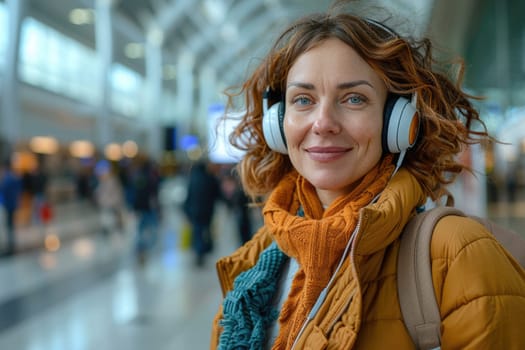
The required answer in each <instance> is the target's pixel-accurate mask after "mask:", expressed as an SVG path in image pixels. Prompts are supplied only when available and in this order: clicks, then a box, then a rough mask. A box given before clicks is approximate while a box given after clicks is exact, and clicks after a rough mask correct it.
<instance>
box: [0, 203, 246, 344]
mask: <svg viewBox="0 0 525 350" xmlns="http://www.w3.org/2000/svg"><path fill="white" fill-rule="evenodd" d="M75 210H76V211H78V208H77V209H75ZM217 214H218V215H217V217H216V222H215V226H216V227H221V230H220V232H221V234H220V237H216V240H215V246H214V250H213V252H212V253H211V254H210V255H209V256H208V258H207V260H206V262H205V264H204V266H202V267H197V266H195V264H194V260H195V259H194V256H193V254H192V252H191V251H190V250H188V249H183V248H184V247H183V246H182V239H181V235H180V228H181V223H182V216H181V213H180V211H179V210H178V209H177V207H176V206H168V207H165V208H164V210H163V220H162V225H161V230H160V235H159V239H158V241H157V245H156V250H155V251H154V252H153V253H152V254H150V255H149V256H148V257H147V258H146V260H145V263H144V264H141V263H140V262H139V260H138V259H137V257H136V256H135V255H134V252H133V239H134V233H133V231H134V230H133V228H134V225H135V223H134V219H133V216H132V215H130V216H129V217H128V219H129V220H128V224H127V227H126V229H125V232H111V233H110V234H108V235H103V234H102V233H101V232H100V228H99V227H98V221H97V217H98V216H97V213H96V212H95V211H94V210H93V209H86V208H83V209H82V212H81V213H79V212H77V215H73V219H69V220H66V219H64V220H62V221H59V220H56V222H55V223H54V224H52V225H50V226H52V227H50V228H49V229H48V235H49V234H50V233H49V232H54V234H56V236H57V237H59V238H60V237H62V242H61V247H60V249H58V250H57V251H54V252H51V251H49V250H46V249H44V248H40V249H36V250H35V249H32V250H27V251H24V252H22V253H20V254H17V255H15V256H12V257H2V258H0V279H1V281H2V282H1V285H2V288H0V349H16V350H62V349H64V350H81V349H97V350H106V349H107V350H110V349H112V350H113V349H116V348H122V349H129V350H132V349H141V350H143V349H159V350H162V349H207V348H208V347H209V334H210V326H211V321H212V318H213V315H214V313H215V311H216V310H217V307H218V305H219V302H220V287H219V285H218V282H217V278H216V274H215V266H214V262H215V260H216V259H217V258H218V257H219V256H222V255H225V254H228V253H230V252H231V251H232V250H233V249H235V248H236V246H237V244H238V243H237V242H238V238H237V236H236V233H235V231H234V230H233V229H231V230H230V229H224V228H229V227H234V225H233V223H232V219H231V215H230V214H229V212H228V211H227V209H226V208H225V207H223V206H219V208H218V212H217ZM71 216H72V215H69V217H71ZM57 219H58V218H57ZM66 221H67V223H66ZM68 225H69V226H68ZM24 230H25V231H24ZM33 230H34V231H38V230H36V229H33ZM75 230H77V231H83V234H75V233H74V232H73V231H75ZM33 233H34V232H33ZM39 234H44V233H42V232H39ZM17 235H18V236H19V237H25V238H26V243H27V238H28V237H29V236H30V235H31V228H25V229H20V230H19V231H18V232H17ZM23 235H26V236H23ZM68 236H69V237H68Z"/></svg>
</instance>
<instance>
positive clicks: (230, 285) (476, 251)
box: [211, 13, 525, 349]
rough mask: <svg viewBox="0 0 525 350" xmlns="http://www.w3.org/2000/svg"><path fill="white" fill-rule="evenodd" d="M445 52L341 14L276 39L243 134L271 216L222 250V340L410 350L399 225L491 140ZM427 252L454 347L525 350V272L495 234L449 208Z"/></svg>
mask: <svg viewBox="0 0 525 350" xmlns="http://www.w3.org/2000/svg"><path fill="white" fill-rule="evenodd" d="M434 63H435V62H433V58H432V56H431V43H430V42H429V41H428V40H422V41H419V42H415V41H414V42H413V41H410V40H409V39H407V38H403V37H401V36H399V35H398V34H396V33H395V32H393V31H392V30H390V29H389V28H388V27H386V26H384V25H383V24H381V23H379V22H375V21H372V20H369V19H365V18H361V17H358V16H354V15H350V14H344V13H343V14H341V13H340V14H330V13H329V14H320V15H312V16H308V17H305V18H303V19H300V20H298V21H297V22H296V23H293V24H292V25H291V26H290V27H289V28H288V29H287V30H286V31H285V32H284V33H283V34H282V35H281V36H280V37H279V38H278V40H277V42H276V44H275V45H274V47H273V49H272V50H271V51H270V53H269V54H268V56H267V57H266V59H265V60H264V61H263V62H262V63H261V65H260V66H259V67H258V68H257V69H256V70H255V72H254V73H253V75H252V76H251V77H250V78H249V79H248V80H247V81H246V82H245V83H244V85H243V86H242V90H241V92H240V93H242V94H244V95H245V104H246V106H245V107H246V111H247V112H246V114H245V115H244V117H243V119H242V120H241V123H240V124H239V126H238V127H237V128H236V130H235V131H234V134H232V138H231V140H232V142H233V143H234V144H235V145H237V147H239V148H241V149H244V150H245V151H246V155H245V157H244V158H243V159H242V161H241V162H240V163H239V165H238V169H239V172H240V176H241V179H242V182H243V186H244V187H245V189H246V191H247V192H248V193H249V194H250V195H252V196H253V198H259V197H262V198H265V202H264V208H263V215H264V226H263V227H262V228H261V229H260V230H259V231H258V232H257V233H256V235H255V236H254V238H253V239H252V240H251V241H249V242H248V243H246V244H245V245H244V246H242V247H241V248H239V249H238V250H237V251H236V252H235V253H233V254H232V255H231V256H229V257H225V258H222V259H221V260H220V261H219V262H218V263H217V269H218V274H219V279H220V282H221V286H222V291H223V293H224V296H225V298H224V301H223V303H222V305H221V307H220V310H219V313H218V314H217V316H216V318H215V322H214V327H213V334H212V344H211V348H219V349H233V348H235V349H248V348H249V349H264V348H267V349H270V348H271V349H291V348H294V349H307V348H308V349H325V348H329V349H413V348H414V345H413V343H412V341H411V339H410V336H409V333H408V331H407V329H406V328H405V326H404V323H403V318H402V316H401V311H400V307H399V301H398V295H397V280H396V268H397V266H396V261H397V256H398V249H399V236H400V234H401V231H402V229H403V227H404V226H405V224H406V223H407V221H408V220H409V219H410V218H411V217H413V216H414V215H415V214H416V211H418V210H421V209H422V208H423V206H424V204H425V203H426V201H427V198H430V199H432V200H438V199H440V198H441V197H442V196H443V195H444V194H446V193H447V192H446V189H445V187H446V185H447V184H449V183H451V182H452V181H453V180H454V177H455V176H456V175H457V174H459V173H460V172H461V171H462V170H464V168H465V167H464V166H463V165H462V164H460V163H458V162H457V161H456V158H455V155H456V154H458V153H459V152H460V151H461V150H462V149H464V148H465V147H466V146H468V145H469V144H472V143H476V142H480V141H481V140H483V139H488V138H489V136H488V135H487V133H486V130H485V129H484V128H478V126H479V125H481V126H483V123H482V122H481V120H480V119H479V115H478V113H477V112H476V110H475V109H474V108H473V106H472V104H471V102H470V101H469V97H470V96H468V95H467V94H466V93H465V92H463V91H462V90H461V88H460V83H461V70H460V71H459V72H460V74H458V77H457V79H452V78H448V77H447V76H446V75H445V74H444V73H442V72H440V71H439V70H437V69H436V68H435V66H434ZM460 68H462V67H460ZM392 101H394V102H392ZM392 105H393V106H392ZM414 106H417V111H416V109H415V108H414ZM407 111H408V112H407ZM418 112H419V116H418ZM263 115H264V117H263ZM267 118H270V119H267ZM271 118H273V119H271ZM268 120H270V121H268ZM275 122H276V123H277V124H278V127H277V128H275V127H274V126H272V123H275ZM281 125H282V132H283V135H284V137H281V136H280V135H279V132H280V130H279V129H280V127H281ZM392 125H394V129H396V128H397V129H403V130H401V132H399V133H395V132H394V133H393V136H392V132H391V131H392V128H393V126H392ZM389 128H390V130H389ZM418 130H419V135H418V134H417V133H418ZM479 130H481V131H479ZM431 256H432V271H433V281H434V289H435V293H436V296H437V300H438V302H439V305H440V313H441V316H442V324H441V341H442V348H443V349H448V348H456V349H459V348H461V349H495V348H498V349H523V348H525V334H524V333H523V332H522V331H521V327H522V326H521V325H520V324H521V322H523V320H524V315H525V271H523V269H522V268H521V267H520V266H519V265H518V264H517V263H516V262H515V261H514V260H513V259H511V258H510V257H509V255H508V253H507V252H506V251H505V250H504V249H503V248H502V247H501V246H500V245H499V244H498V243H497V242H496V241H495V240H494V239H492V238H491V236H490V233H488V232H486V231H485V230H484V229H483V228H482V227H481V226H480V225H478V224H476V223H474V222H473V221H472V220H470V219H467V218H462V217H461V218H460V217H454V216H452V217H446V218H444V219H443V220H441V221H440V223H439V224H438V225H437V226H436V230H435V232H434V235H433V240H432V244H431ZM495 266H497V268H494V267H495Z"/></svg>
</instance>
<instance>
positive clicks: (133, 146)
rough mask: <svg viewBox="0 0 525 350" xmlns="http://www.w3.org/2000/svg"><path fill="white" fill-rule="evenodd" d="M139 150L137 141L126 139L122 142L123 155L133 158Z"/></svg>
mask: <svg viewBox="0 0 525 350" xmlns="http://www.w3.org/2000/svg"><path fill="white" fill-rule="evenodd" d="M138 152H139V147H138V146H137V143H136V142H135V141H132V140H128V141H126V142H124V143H123V144H122V154H123V155H124V156H125V157H128V158H133V157H135V156H136V155H137V153H138Z"/></svg>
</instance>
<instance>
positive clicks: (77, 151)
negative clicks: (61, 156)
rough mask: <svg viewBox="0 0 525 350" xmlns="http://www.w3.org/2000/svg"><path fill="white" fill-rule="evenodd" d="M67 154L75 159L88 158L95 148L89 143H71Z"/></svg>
mask: <svg viewBox="0 0 525 350" xmlns="http://www.w3.org/2000/svg"><path fill="white" fill-rule="evenodd" d="M69 153H71V155H72V156H73V157H76V158H90V157H92V156H93V154H94V153H95V146H93V144H92V143H91V142H90V141H85V140H78V141H73V142H71V145H69Z"/></svg>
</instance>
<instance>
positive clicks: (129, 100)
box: [111, 63, 144, 117]
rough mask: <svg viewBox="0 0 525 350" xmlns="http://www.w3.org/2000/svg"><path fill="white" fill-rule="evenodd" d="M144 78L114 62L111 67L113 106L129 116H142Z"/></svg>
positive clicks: (117, 110)
mask: <svg viewBox="0 0 525 350" xmlns="http://www.w3.org/2000/svg"><path fill="white" fill-rule="evenodd" d="M143 83H144V78H143V77H142V76H141V75H140V74H138V73H137V72H135V71H133V70H131V69H129V68H127V67H125V66H123V65H121V64H118V63H114V64H113V65H112V67H111V90H112V93H111V107H112V108H113V109H114V110H115V111H116V112H118V113H121V114H123V115H125V116H128V117H140V116H141V114H142V110H141V107H142V102H143V96H142V94H141V91H142V90H143V89H142V86H143Z"/></svg>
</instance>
